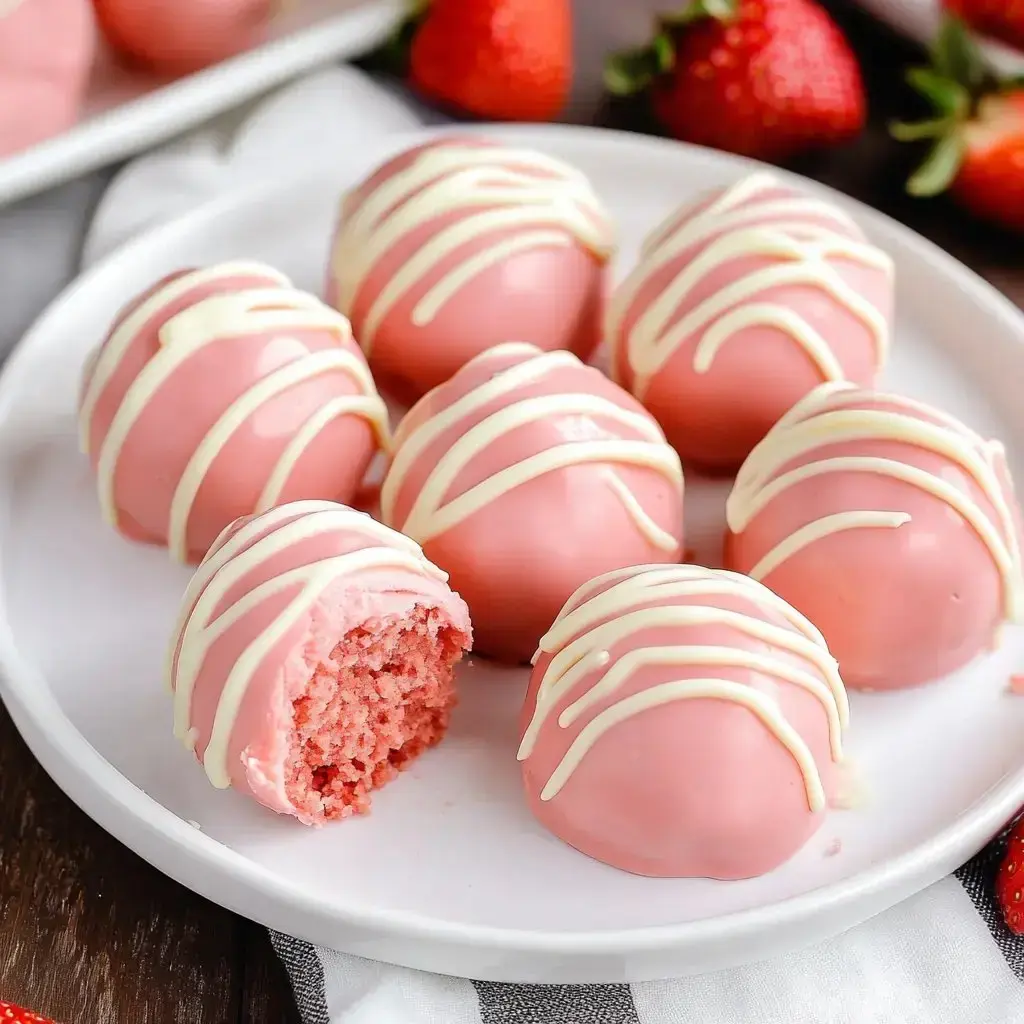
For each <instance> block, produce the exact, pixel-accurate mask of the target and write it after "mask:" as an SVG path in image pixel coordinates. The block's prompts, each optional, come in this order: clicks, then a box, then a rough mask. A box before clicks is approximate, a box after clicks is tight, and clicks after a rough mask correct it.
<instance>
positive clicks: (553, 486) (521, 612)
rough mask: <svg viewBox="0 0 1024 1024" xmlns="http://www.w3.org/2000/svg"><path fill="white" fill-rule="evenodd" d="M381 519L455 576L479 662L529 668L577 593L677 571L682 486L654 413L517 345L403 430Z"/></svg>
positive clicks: (442, 392)
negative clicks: (617, 576) (633, 571)
mask: <svg viewBox="0 0 1024 1024" xmlns="http://www.w3.org/2000/svg"><path fill="white" fill-rule="evenodd" d="M381 516H382V519H383V520H384V522H386V523H388V525H390V526H394V527H395V528H396V529H399V530H401V531H402V532H403V533H405V534H407V535H408V536H410V537H412V538H413V539H414V540H416V541H418V542H419V543H421V544H422V545H423V549H424V551H425V552H426V553H427V556H428V557H429V558H430V559H432V560H433V561H434V562H436V563H437V564H438V565H440V566H441V567H442V568H443V569H445V570H446V571H447V572H449V573H450V574H451V578H452V586H454V587H455V588H456V590H458V591H459V593H460V594H462V596H463V597H464V598H465V599H466V603H467V604H468V605H469V608H470V611H471V612H472V614H473V629H474V633H475V635H476V651H477V652H478V653H482V654H486V655H490V656H491V657H495V658H499V659H502V660H506V661H511V662H525V661H527V660H528V659H529V658H530V655H532V654H533V652H534V651H535V650H536V647H537V641H538V640H539V639H540V637H541V634H542V633H543V632H544V631H545V630H546V629H547V628H548V626H550V625H551V620H552V619H553V618H554V617H555V615H556V614H557V612H558V609H559V608H560V607H561V606H562V604H563V603H564V602H565V600H566V599H567V598H568V597H569V595H570V594H571V593H572V592H573V591H574V590H575V589H576V588H577V587H578V586H579V585H580V584H581V583H583V582H585V581H586V580H588V579H590V578H591V577H592V576H595V575H597V574H598V573H602V572H608V571H609V570H611V569H618V568H621V567H623V566H626V565H635V564H637V563H640V562H650V561H654V560H658V561H678V559H679V556H680V553H681V551H682V531H683V474H682V468H681V467H680V465H679V457H678V456H677V455H676V453H675V452H674V451H673V450H672V448H671V447H669V445H668V444H667V443H666V441H665V437H664V435H663V434H662V432H661V430H660V429H659V427H658V425H657V423H655V422H654V420H653V419H652V418H651V416H650V414H649V413H647V412H645V411H644V409H643V408H642V407H641V406H640V405H639V404H638V403H637V402H636V401H635V400H634V399H633V398H631V397H630V396H629V395H628V394H627V393H626V392H625V391H623V390H622V389H621V388H620V387H618V386H617V385H615V384H613V383H612V382H611V381H610V380H608V379H607V378H606V377H605V376H604V375H603V374H601V373H599V372H598V371H597V370H595V369H593V368H592V367H588V366H584V365H583V364H582V363H581V362H580V361H579V360H578V359H577V358H576V357H575V356H574V355H573V354H572V353H571V352H564V351H560V352H542V351H541V350H540V349H538V348H536V347H535V346H533V345H527V344H523V343H519V342H509V343H506V344H504V345H498V346H495V347H494V348H492V349H490V350H489V351H487V352H485V353H483V354H482V355H478V356H476V357H475V358H474V359H471V360H470V361H469V362H468V363H467V364H466V365H465V366H464V367H463V368H462V369H461V370H460V371H459V372H458V373H457V374H456V375H455V376H454V377H453V378H452V379H451V380H450V381H448V382H447V383H445V384H442V385H441V386H440V387H439V388H436V389H435V390H434V391H431V392H430V394H428V395H426V396H425V397H424V398H423V399H421V400H420V401H419V402H418V403H417V404H416V405H415V406H414V407H413V409H412V410H411V411H410V412H409V414H408V416H406V418H405V419H404V420H403V421H402V423H401V424H400V426H399V428H398V431H397V433H396V435H395V455H394V460H393V461H392V463H391V465H390V467H389V469H388V472H387V476H386V477H385V479H384V486H383V487H382V489H381Z"/></svg>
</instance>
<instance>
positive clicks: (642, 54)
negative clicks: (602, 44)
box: [604, 32, 676, 96]
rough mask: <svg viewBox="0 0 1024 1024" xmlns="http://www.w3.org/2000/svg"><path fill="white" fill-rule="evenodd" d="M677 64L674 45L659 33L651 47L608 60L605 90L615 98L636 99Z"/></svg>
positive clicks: (616, 55) (616, 54)
mask: <svg viewBox="0 0 1024 1024" xmlns="http://www.w3.org/2000/svg"><path fill="white" fill-rule="evenodd" d="M675 63H676V48H675V44H674V43H673V42H672V39H671V37H670V36H669V35H668V34H667V33H665V32H659V33H658V34H657V35H656V36H655V37H654V38H653V39H652V40H651V42H650V44H649V45H648V46H641V47H639V48H638V49H635V50H624V51H622V52H621V53H614V54H612V55H611V57H609V58H608V61H607V63H606V64H605V67H604V84H605V88H606V89H607V90H608V91H609V92H610V93H611V94H612V95H613V96H633V95H635V94H636V93H638V92H643V90H644V89H646V88H647V87H648V86H649V85H650V84H651V82H653V81H654V79H655V78H657V77H658V76H659V75H663V74H665V72H666V71H671V70H672V68H673V67H675Z"/></svg>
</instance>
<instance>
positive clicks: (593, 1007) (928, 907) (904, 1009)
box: [0, 68, 1024, 1024]
mask: <svg viewBox="0 0 1024 1024" xmlns="http://www.w3.org/2000/svg"><path fill="white" fill-rule="evenodd" d="M426 119H427V115H426V114H425V113H424V111H422V110H421V109H420V108H418V107H417V106H416V105H415V104H413V103H410V102H409V101H408V99H407V98H405V97H403V96H401V95H397V94H395V93H394V92H392V91H389V90H387V89H384V88H382V87H380V86H379V85H377V84H376V83H375V82H373V81H371V80H369V79H368V78H366V76H364V75H362V74H361V73H360V72H357V71H355V70H354V69H352V68H328V69H325V70H323V71H321V72H317V73H315V74H313V75H311V76H309V77H308V78H307V79H304V80H302V81H300V82H298V83H296V84H294V85H292V86H289V87H288V88H286V89H284V90H282V91H281V92H279V93H277V94H275V95H274V96H272V97H271V98H270V99H268V100H265V101H263V102H262V103H261V104H260V105H259V106H258V107H257V108H256V109H255V110H254V111H253V113H252V115H251V116H250V117H248V118H243V119H239V118H237V117H236V118H233V119H231V120H230V121H228V122H225V123H222V124H220V125H217V126H214V127H213V128H211V129H208V130H206V131H203V132H199V133H196V134H195V135H192V136H189V137H188V138H186V139H183V140H181V141H179V142H177V143H174V144H172V145H171V146H168V147H165V148H164V149H161V150H158V151H156V152H154V153H150V154H147V155H146V156H144V157H141V158H140V159H139V160H136V161H135V162H134V163H133V164H131V165H130V166H129V167H128V168H127V169H126V170H125V171H123V172H122V173H121V174H119V175H118V176H117V177H116V178H115V179H114V181H113V183H112V185H111V186H110V188H109V189H108V191H107V192H106V195H105V196H104V198H103V201H102V202H101V203H100V205H99V208H98V211H97V213H96V216H95V218H94V220H93V221H92V225H91V228H90V230H89V231H88V234H87V236H86V238H85V244H84V256H83V260H84V262H85V263H88V262H91V261H92V260H93V259H96V258H97V257H99V256H101V255H103V254H104V253H106V252H109V251H110V250H111V249H112V248H114V247H115V246H116V245H117V244H118V243H120V242H122V241H124V240H126V239H127V238H129V237H131V236H132V235H133V234H135V233H136V232H138V231H140V230H142V229H145V228H147V227H150V226H152V225H154V224H155V223H157V222H159V221H161V220H164V219H167V218H168V217H171V216H174V215H176V214H178V213H180V212H183V211H184V210H187V209H189V208H190V207H193V206H195V205H196V204H197V203H199V202H201V201H202V200H203V199H206V198H209V197H211V196H213V195H216V194H217V193H218V192H219V191H223V190H226V189H229V188H233V187H236V186H238V185H239V184H241V183H243V182H244V181H245V180H246V179H250V180H251V179H252V178H253V177H256V176H259V177H265V176H266V175H267V174H271V173H274V171H275V169H280V170H281V171H282V173H285V172H286V171H288V170H289V169H290V167H289V165H293V164H294V153H295V152H297V151H299V152H301V150H302V147H303V146H304V145H309V144H310V138H313V139H314V140H315V145H316V148H317V149H318V151H319V152H320V153H321V154H323V159H324V160H325V161H326V160H328V159H334V160H335V165H336V166H337V167H338V168H339V176H341V175H342V174H343V173H344V167H345V165H346V159H347V158H348V157H349V155H350V154H352V153H353V152H358V151H359V150H361V149H364V148H365V145H366V143H367V142H368V141H369V140H370V139H372V138H373V137H374V136H375V135H380V134H382V133H387V132H393V131H400V130H405V129H412V128H415V127H417V126H419V125H420V124H422V123H424V121H425V120H426ZM311 133H312V134H311ZM354 138H355V139H358V140H359V145H353V139H354ZM104 182H105V176H101V175H97V176H95V177H94V178H93V179H92V180H91V181H84V182H77V183H74V184H73V185H71V186H69V187H68V188H67V189H64V190H61V193H60V194H59V195H58V194H51V195H50V196H49V197H41V198H40V199H39V200H33V201H29V202H27V203H25V204H22V206H21V208H15V209H13V210H11V211H8V212H7V213H6V214H5V221H4V224H5V234H6V235H8V236H9V237H12V238H14V237H16V236H18V235H19V233H21V232H27V231H28V230H29V226H30V224H31V225H33V226H36V227H38V225H40V224H41V225H42V228H43V230H42V232H41V233H40V231H39V230H36V229H34V230H33V239H32V244H31V245H25V244H17V245H15V246H11V247H6V248H5V247H0V270H3V269H4V267H6V269H7V270H8V271H9V272H10V273H9V274H8V276H9V277H10V279H11V280H12V281H19V280H22V279H24V282H23V283H24V289H20V290H19V289H15V291H14V292H12V294H15V293H17V294H22V293H24V294H25V295H27V296H29V297H31V296H32V295H33V294H36V293H38V295H39V297H40V303H39V304H40V305H41V302H42V299H44V298H48V297H49V294H52V293H53V292H55V291H56V289H57V288H58V287H59V286H60V284H62V283H63V280H60V281H58V280H57V279H56V278H57V276H60V277H61V278H62V279H66V278H67V277H70V275H71V272H73V266H72V264H71V262H69V261H70V260H71V259H72V255H71V254H72V253H73V252H74V251H75V249H76V247H77V235H78V234H79V233H80V232H81V230H82V228H83V220H84V217H85V215H86V210H87V207H88V204H89V203H90V201H91V200H92V199H93V197H94V196H95V194H96V192H97V191H98V189H99V188H100V187H101V186H102V185H103V184H104ZM26 252H31V253H33V254H34V255H36V256H38V269H39V270H40V271H42V270H44V269H45V270H46V274H49V276H46V275H45V274H43V273H41V272H40V273H37V272H35V271H33V272H32V273H31V274H30V273H29V271H30V270H32V268H31V267H30V266H28V263H29V262H33V263H34V262H36V261H35V260H33V261H26V260H25V259H24V255H25V253H26ZM44 264H45V267H44V266H43V265H44ZM0 277H4V275H3V274H2V273H0ZM29 278H31V279H29ZM44 278H45V279H44ZM4 279H5V280H6V279H7V278H4ZM44 292H46V293H48V294H45V295H44V294H43V293H44ZM32 304H33V303H32V302H29V303H27V305H26V307H25V308H24V309H21V310H20V311H19V310H13V311H12V310H8V309H4V310H0V339H3V338H5V337H7V338H10V339H13V338H14V337H15V336H16V329H18V328H19V327H23V326H24V324H23V323H21V322H20V320H24V319H25V318H26V317H28V316H29V313H30V312H35V311H36V310H31V311H30V310H29V309H28V306H29V305H32ZM19 318H20V319H19ZM26 322H27V320H26ZM998 858H999V848H998V844H993V845H992V846H990V847H989V848H988V849H987V850H985V851H984V852H983V853H981V854H980V855H979V856H978V857H976V858H975V859H974V860H972V861H971V862H970V863H969V864H967V865H966V866H965V867H963V868H962V869H961V870H960V871H959V872H957V874H956V875H955V876H953V877H950V878H947V879H945V880H943V881H942V882H939V883H938V884H937V885H934V886H932V887H931V888H930V889H928V890H926V891H925V892H923V893H921V894H920V895H918V896H916V897H914V898H913V899H910V900H907V901H906V902H905V903H902V904H900V905H899V906H897V907H895V908H893V909H892V910H890V911H888V912H886V913H884V914H882V915H880V916H878V917H876V918H875V919H874V920H871V921H869V922H867V923H866V924H863V925H861V926H860V927H859V928H856V929H854V930H853V931H851V932H848V933H847V934H845V935H842V936H840V937H839V938H836V939H834V940H832V941H830V942H827V943H825V944H822V945H819V946H815V947H813V948H811V949H808V950H806V951H804V952H802V953H798V954H796V955H792V956H789V957H787V958H786V959H784V960H782V961H768V962H765V963H759V964H754V965H751V966H748V967H742V968H737V969H734V970H729V971H723V972H719V973H716V974H709V975H704V976H701V977H695V978H685V979H678V980H673V981H660V982H647V983H642V984H636V985H578V986H572V985H561V986H558V985H556V986H540V985H499V984H494V983H490V982H475V981H466V980H462V979H458V978H449V977H442V976H439V975H431V974H425V973H423V972H419V971H413V970H409V969H406V968H401V967H393V966H389V965H387V964H381V963H375V962H372V961H368V960H362V959H360V958H358V957H354V956H349V955H345V954H341V953H336V952H333V951H331V950H326V949H318V948H316V947H314V946H312V945H310V944H309V943H306V942H302V941H300V940H298V939H294V938H291V937H289V936H286V935H280V934H272V936H271V937H272V940H273V942H274V946H275V948H276V949H277V951H278V953H279V954H280V956H281V959H282V961H283V962H284V964H285V966H286V967H287V970H288V973H289V975H290V977H291V980H292V985H293V987H294V989H295V996H296V1000H297V1002H298V1005H299V1008H300V1010H301V1013H302V1017H303V1021H304V1022H305V1024H691V1022H693V1024H1024V941H1021V940H1017V939H1015V938H1014V937H1013V936H1011V935H1010V934H1009V932H1008V931H1007V930H1006V928H1005V926H1004V925H1003V924H1002V921H1001V918H1000V916H999V911H998V908H997V907H996V906H995V903H994V900H993V890H992V884H993V877H994V871H995V866H996V864H997V862H998Z"/></svg>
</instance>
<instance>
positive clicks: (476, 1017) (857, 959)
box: [271, 841, 1024, 1024]
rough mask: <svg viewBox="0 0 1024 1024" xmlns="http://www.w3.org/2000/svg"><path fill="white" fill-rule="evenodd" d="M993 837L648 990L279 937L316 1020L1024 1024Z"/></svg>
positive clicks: (1023, 969)
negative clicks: (490, 977)
mask: <svg viewBox="0 0 1024 1024" xmlns="http://www.w3.org/2000/svg"><path fill="white" fill-rule="evenodd" d="M1001 852H1002V845H1001V843H1000V842H999V841H996V842H993V843H992V844H991V845H990V846H988V847H987V848H986V849H985V850H983V851H982V852H981V853H980V854H979V855H978V856H977V857H975V858H974V859H973V860H972V861H970V862H969V863H968V864H966V865H964V867H962V868H961V869H960V870H959V871H958V872H957V873H956V875H955V876H951V877H949V878H946V879H943V881H941V882H939V883H938V884H936V885H933V886H932V887H931V888H930V889H926V890H925V891H924V892H922V893H920V894H919V895H917V896H915V897H913V898H912V899H909V900H907V901H906V902H904V903H902V904H900V905H899V906H897V907H894V908H893V909H892V910H889V911H887V912H886V913H884V914H880V915H879V916H878V917H876V918H874V919H873V920H871V921H868V922H867V923H866V924H862V925H861V926H860V927H858V928H855V929H853V931H850V932H847V933H846V934H845V935H841V936H839V937H838V938H836V939H833V940H831V941H829V942H826V943H822V944H821V945H818V946H813V947H811V948H810V949H807V950H805V951H803V952H801V953H797V954H795V955H791V956H788V957H786V958H785V959H783V960H768V961H765V962H762V963H757V964H751V965H750V966H747V967H740V968H734V969H732V970H728V971H719V972H717V973H714V974H706V975H702V976H700V977H695V978H680V979H675V980H671V981H653V982H642V983H640V984H635V985H498V984H494V983H492V982H481V981H464V980H462V979H460V978H447V977H442V976H440V975H436V974H424V973H423V972H421V971H413V970H409V969H408V968H404V967H392V966H390V965H388V964H380V963H374V962H373V961H369V960H362V959H360V958H359V957H355V956H349V955H347V954H342V953H335V952H333V951H332V950H326V949H320V948H317V947H315V946H312V945H310V944H309V943H308V942H302V941H300V940H298V939H293V938H291V937H289V936H287V935H281V934H278V933H271V939H272V941H273V943H274V948H275V949H276V950H277V952H278V954H279V955H280V957H281V959H282V961H283V962H284V965H285V967H286V968H287V970H288V974H289V976H290V978H291V980H292V986H293V987H294V990H295V998H296V1000H297V1002H298V1006H299V1010H300V1012H301V1014H302V1019H303V1022H304V1024H1019V1022H1024V939H1019V938H1016V937H1015V936H1013V935H1011V934H1010V932H1009V931H1008V930H1007V929H1006V926H1005V925H1004V924H1003V922H1002V918H1001V916H1000V914H999V908H998V907H997V906H996V903H995V899H994V893H993V881H994V878H995V870H996V867H997V865H998V863H999V859H1000V855H1001Z"/></svg>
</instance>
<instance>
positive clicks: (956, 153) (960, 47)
mask: <svg viewBox="0 0 1024 1024" xmlns="http://www.w3.org/2000/svg"><path fill="white" fill-rule="evenodd" d="M932 65H933V66H932V67H930V68H912V69H911V70H910V71H909V72H908V73H907V81H908V82H909V83H910V85H911V86H913V88H914V89H916V90H917V91H918V92H919V93H920V94H921V95H922V96H924V97H925V99H927V100H928V101H929V102H930V103H931V105H932V107H933V108H934V116H932V117H930V118H928V119H927V120H925V121H920V122H918V123H916V124H903V123H897V124H894V125H892V127H891V131H892V134H893V135H894V136H895V137H896V138H897V139H900V140H901V141H903V142H914V141H918V140H923V139H927V140H930V141H931V143H932V148H931V152H930V154H929V155H928V158H927V159H926V160H925V162H924V163H923V164H922V165H921V167H920V169H919V170H918V171H917V173H916V174H914V176H913V177H912V178H911V179H910V181H909V182H908V183H907V189H908V191H909V192H910V193H911V194H912V195H916V196H934V195H938V194H939V193H940V192H944V191H946V190H947V189H949V190H951V192H952V194H953V196H954V198H955V199H956V200H957V202H959V203H960V204H961V205H962V206H963V207H965V208H966V209H968V210H970V211H971V212H972V213H974V214H976V215H977V216H979V217H982V218H984V219H985V220H989V221H992V222H993V223H995V224H999V225H1001V226H1002V227H1005V228H1010V229H1012V230H1015V231H1024V86H1021V85H1019V84H1017V83H1014V82H1012V81H1007V82H1003V81H1000V80H999V79H998V78H997V77H996V76H995V74H994V72H993V71H992V69H991V68H990V67H989V66H988V65H987V64H986V62H985V60H984V57H983V56H982V54H981V52H980V50H979V49H978V47H977V45H976V44H975V43H974V41H973V40H972V39H971V37H970V34H969V33H968V32H967V30H966V28H965V27H964V25H963V23H962V22H960V21H959V20H958V19H956V18H948V19H947V20H946V21H945V23H944V24H943V27H942V29H941V31H940V32H939V35H938V37H937V39H936V42H935V45H934V46H933V48H932Z"/></svg>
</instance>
